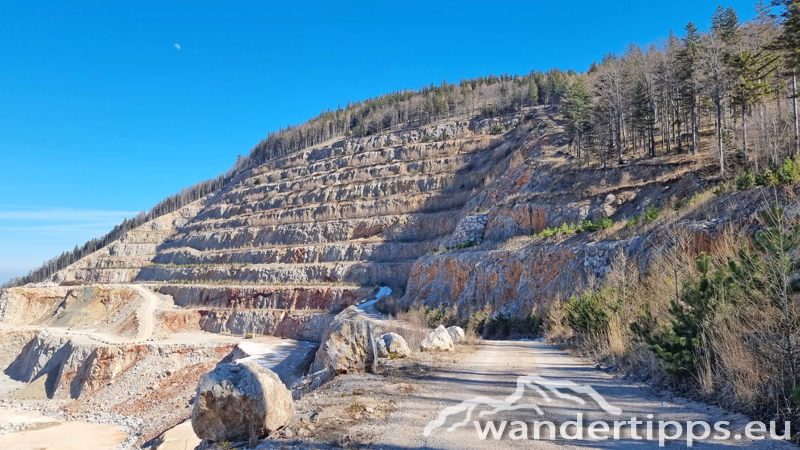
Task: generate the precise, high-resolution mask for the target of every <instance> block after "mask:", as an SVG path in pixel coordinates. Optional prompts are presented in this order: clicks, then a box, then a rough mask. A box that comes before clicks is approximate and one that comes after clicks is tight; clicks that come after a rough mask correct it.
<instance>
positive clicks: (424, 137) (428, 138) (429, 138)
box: [422, 134, 433, 142]
mask: <svg viewBox="0 0 800 450" xmlns="http://www.w3.org/2000/svg"><path fill="white" fill-rule="evenodd" d="M432 140H433V138H431V137H430V136H428V135H427V134H426V135H425V136H422V142H430V141H432Z"/></svg>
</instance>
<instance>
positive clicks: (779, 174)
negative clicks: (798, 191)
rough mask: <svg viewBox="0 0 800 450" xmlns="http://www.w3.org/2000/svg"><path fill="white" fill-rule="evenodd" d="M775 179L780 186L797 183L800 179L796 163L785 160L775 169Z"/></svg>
mask: <svg viewBox="0 0 800 450" xmlns="http://www.w3.org/2000/svg"><path fill="white" fill-rule="evenodd" d="M775 177H776V178H777V179H778V182H779V183H781V184H788V183H792V182H795V181H797V180H798V179H799V178H800V168H798V167H797V162H795V161H794V160H793V159H792V158H786V160H785V161H784V162H783V164H781V165H780V166H779V167H778V168H776V169H775Z"/></svg>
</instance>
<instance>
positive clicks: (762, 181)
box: [756, 170, 778, 186]
mask: <svg viewBox="0 0 800 450" xmlns="http://www.w3.org/2000/svg"><path fill="white" fill-rule="evenodd" d="M776 184H778V177H777V176H775V172H773V171H771V170H766V171H764V172H761V173H760V174H758V175H756V186H775V185H776Z"/></svg>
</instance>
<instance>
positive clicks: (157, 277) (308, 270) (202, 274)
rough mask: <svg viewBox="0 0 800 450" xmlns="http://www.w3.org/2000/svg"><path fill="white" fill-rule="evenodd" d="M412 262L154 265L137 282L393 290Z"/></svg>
mask: <svg viewBox="0 0 800 450" xmlns="http://www.w3.org/2000/svg"><path fill="white" fill-rule="evenodd" d="M411 264H412V262H411V261H409V262H402V263H366V262H357V263H336V264H331V263H315V264H294V265H284V264H274V265H267V264H258V265H257V264H253V265H248V266H242V267H231V266H214V267H205V266H203V267H180V266H176V267H169V266H164V267H161V266H155V267H147V268H144V269H142V270H141V272H140V273H139V275H138V276H137V280H138V281H165V282H169V281H173V280H179V281H186V282H194V283H198V284H202V283H203V282H204V281H211V282H214V281H227V282H231V283H233V284H236V283H237V282H244V283H265V284H296V285H302V284H306V283H320V282H321V283H354V284H358V285H362V286H376V285H378V284H381V285H387V286H390V287H396V286H404V285H405V284H406V281H407V280H408V273H409V271H410V270H411Z"/></svg>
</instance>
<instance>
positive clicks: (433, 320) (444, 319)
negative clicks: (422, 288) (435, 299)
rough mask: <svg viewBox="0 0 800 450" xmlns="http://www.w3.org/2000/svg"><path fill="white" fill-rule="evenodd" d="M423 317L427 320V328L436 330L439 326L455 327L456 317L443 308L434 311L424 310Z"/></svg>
mask: <svg viewBox="0 0 800 450" xmlns="http://www.w3.org/2000/svg"><path fill="white" fill-rule="evenodd" d="M425 317H426V318H427V319H428V326H430V327H431V328H436V327H438V326H439V325H444V326H446V327H449V326H452V325H455V323H456V315H455V314H454V313H453V312H452V311H449V310H447V309H446V308H445V307H444V306H442V307H440V308H436V309H429V308H427V307H426V308H425Z"/></svg>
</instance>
